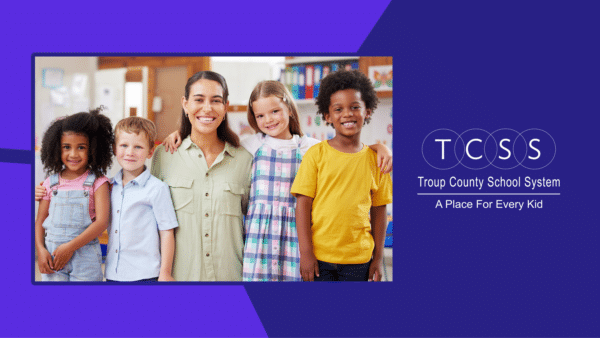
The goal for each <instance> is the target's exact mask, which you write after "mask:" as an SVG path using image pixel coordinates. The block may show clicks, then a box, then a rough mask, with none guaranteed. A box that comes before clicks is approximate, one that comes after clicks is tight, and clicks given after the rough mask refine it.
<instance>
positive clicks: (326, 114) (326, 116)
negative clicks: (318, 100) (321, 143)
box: [323, 113, 333, 124]
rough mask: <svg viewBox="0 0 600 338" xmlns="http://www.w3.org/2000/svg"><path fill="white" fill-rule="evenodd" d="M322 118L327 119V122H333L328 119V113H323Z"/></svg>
mask: <svg viewBox="0 0 600 338" xmlns="http://www.w3.org/2000/svg"><path fill="white" fill-rule="evenodd" d="M323 118H324V119H325V121H327V123H331V124H333V122H331V121H330V120H331V119H330V116H329V113H324V114H323Z"/></svg>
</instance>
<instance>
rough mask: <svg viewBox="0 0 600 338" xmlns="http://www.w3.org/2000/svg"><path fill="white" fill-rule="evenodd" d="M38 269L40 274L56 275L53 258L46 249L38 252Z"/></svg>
mask: <svg viewBox="0 0 600 338" xmlns="http://www.w3.org/2000/svg"><path fill="white" fill-rule="evenodd" d="M38 268H39V269H40V273H45V274H52V273H54V263H53V262H52V256H51V255H50V253H49V252H48V250H46V249H45V248H44V249H41V250H38Z"/></svg>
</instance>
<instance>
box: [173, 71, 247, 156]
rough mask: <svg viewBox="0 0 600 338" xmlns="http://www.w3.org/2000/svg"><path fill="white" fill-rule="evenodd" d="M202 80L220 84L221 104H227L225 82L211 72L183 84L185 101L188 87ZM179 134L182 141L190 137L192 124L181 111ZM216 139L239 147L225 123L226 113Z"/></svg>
mask: <svg viewBox="0 0 600 338" xmlns="http://www.w3.org/2000/svg"><path fill="white" fill-rule="evenodd" d="M202 79H205V80H211V81H215V82H217V83H218V84H220V85H221V88H223V102H227V97H228V96H229V90H228V89H227V81H225V78H224V77H223V76H222V75H221V74H218V73H215V72H211V71H210V70H204V71H201V72H198V73H196V74H194V75H192V77H190V78H189V79H188V81H187V83H186V84H185V99H186V100H189V98H190V87H192V85H193V84H194V83H196V82H197V81H199V80H202ZM179 133H180V134H181V139H182V140H183V139H185V138H186V137H188V136H190V134H191V133H192V124H191V123H190V120H188V118H187V116H186V115H185V111H184V110H183V109H181V124H180V127H179ZM217 137H218V138H219V140H221V141H225V142H228V143H229V144H231V145H232V146H234V147H236V148H237V147H239V146H240V138H239V137H238V136H237V135H236V134H235V133H234V132H233V130H231V128H229V123H228V122H227V112H226V113H225V118H224V119H223V122H221V124H220V125H219V127H218V128H217Z"/></svg>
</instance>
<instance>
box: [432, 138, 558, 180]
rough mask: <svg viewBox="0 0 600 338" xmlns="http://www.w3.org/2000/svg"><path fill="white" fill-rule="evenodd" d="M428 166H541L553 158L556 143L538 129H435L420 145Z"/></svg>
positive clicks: (528, 167) (446, 167)
mask: <svg viewBox="0 0 600 338" xmlns="http://www.w3.org/2000/svg"><path fill="white" fill-rule="evenodd" d="M421 151H422V153H423V158H424V159H425V162H427V163H428V164H429V165H430V166H432V167H434V168H436V169H440V170H446V169H451V168H454V167H455V166H457V165H459V164H461V165H462V166H464V167H466V168H469V169H474V170H477V169H483V168H485V167H487V166H489V165H492V166H494V167H496V168H498V169H513V168H516V167H518V166H522V167H524V168H527V169H532V170H536V169H541V168H544V167H545V166H547V165H548V164H550V163H551V162H552V160H554V156H555V155H556V143H555V142H554V139H553V138H552V136H550V134H548V133H547V132H546V131H544V130H541V129H535V128H532V129H527V130H525V131H523V132H521V133H519V132H517V131H515V130H513V129H508V128H503V129H498V130H496V131H494V132H492V133H489V132H487V131H485V130H483V129H477V128H473V129H469V130H467V131H465V132H463V133H462V134H458V133H456V132H455V131H453V130H450V129H437V130H434V131H432V132H431V133H429V134H428V135H427V136H425V139H424V140H423V146H422V148H421Z"/></svg>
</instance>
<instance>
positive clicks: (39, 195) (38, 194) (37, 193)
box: [35, 182, 46, 202]
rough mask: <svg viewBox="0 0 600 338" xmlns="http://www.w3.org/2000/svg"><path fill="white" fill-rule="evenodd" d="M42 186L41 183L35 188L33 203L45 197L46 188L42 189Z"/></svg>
mask: <svg viewBox="0 0 600 338" xmlns="http://www.w3.org/2000/svg"><path fill="white" fill-rule="evenodd" d="M42 184H44V182H41V183H40V185H38V186H37V187H35V201H36V202H39V201H41V200H42V197H44V195H46V188H44V186H43V185H42Z"/></svg>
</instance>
